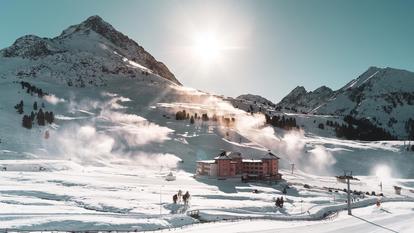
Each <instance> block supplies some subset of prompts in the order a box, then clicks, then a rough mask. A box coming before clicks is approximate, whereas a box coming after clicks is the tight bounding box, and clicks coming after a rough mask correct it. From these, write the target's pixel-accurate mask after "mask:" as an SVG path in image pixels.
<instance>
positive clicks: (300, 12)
mask: <svg viewBox="0 0 414 233" xmlns="http://www.w3.org/2000/svg"><path fill="white" fill-rule="evenodd" d="M95 14H98V15H100V16H101V17H102V18H103V19H104V20H106V21H107V22H109V23H110V24H112V25H113V26H114V27H115V28H116V29H118V30H119V31H121V32H123V33H124V34H126V35H128V36H129V37H131V38H132V39H134V40H135V41H137V42H138V43H139V44H140V45H142V46H143V47H144V48H145V49H146V50H147V51H149V52H150V53H151V54H152V55H154V57H156V58H157V59H158V60H160V61H163V62H164V63H165V64H166V65H167V66H168V67H169V68H170V70H171V71H172V72H173V73H174V74H175V75H176V76H177V78H178V79H179V80H180V81H181V82H182V83H183V84H184V85H186V86H190V87H194V88H197V89H201V90H205V91H210V92H214V93H217V94H223V95H226V96H237V95H240V94H243V93H252V94H260V95H262V96H264V97H267V98H269V99H270V100H272V101H275V102H276V101H278V100H280V99H281V98H282V97H283V96H284V95H286V94H287V93H288V92H290V90H291V89H293V88H294V87H295V86H297V85H302V86H304V87H305V88H306V89H307V90H313V89H315V88H317V87H319V86H321V85H326V86H329V87H331V88H333V89H337V88H339V87H341V86H342V85H344V84H346V83H347V82H348V81H350V80H351V79H353V78H356V77H357V76H358V75H359V74H361V73H362V72H364V71H365V70H366V69H367V68H368V67H369V66H380V67H387V66H390V67H395V68H402V69H408V70H413V71H414V1H408V0H407V1H395V0H389V1H382V0H370V1H363V0H355V1H351V0H346V1H345V0H343V1H336V0H325V1H316V0H315V1H311V0H308V1H305V0H298V1H295V0H284V1H277V0H273V1H266V0H260V1H256V0H251V1H247V0H234V1H225V0H217V1H211V0H209V1H196V0H189V1H173V0H165V1H158V0H151V1H132V0H130V1H128V0H121V1H115V0H96V1H95V0H70V1H63V0H60V1H55V0H50V1H49V0H37V1H34V0H33V1H30V0H26V1H23V0H10V1H9V0H0V48H4V47H7V46H9V45H11V44H12V43H13V42H14V40H15V39H17V38H18V37H20V36H23V35H26V34H35V35H38V36H41V37H54V36H57V35H58V34H60V33H61V31H62V30H63V29H65V28H67V27H68V26H69V25H73V24H78V23H80V22H81V21H83V20H85V19H86V18H87V17H89V16H91V15H95ZM207 34H208V35H210V36H211V37H213V40H214V41H215V42H214V44H218V45H219V46H220V51H219V54H215V55H214V56H213V58H214V59H212V58H211V57H210V58H209V59H208V60H206V59H204V58H202V57H200V56H196V55H195V54H194V52H191V51H193V50H191V49H189V48H192V47H194V44H196V43H198V42H197V39H194V38H199V37H200V35H207ZM204 52H206V51H204ZM207 52H208V51H207ZM0 65H1V64H0Z"/></svg>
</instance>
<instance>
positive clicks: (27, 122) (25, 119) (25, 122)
mask: <svg viewBox="0 0 414 233" xmlns="http://www.w3.org/2000/svg"><path fill="white" fill-rule="evenodd" d="M22 126H23V127H25V128H26V129H31V128H32V120H31V119H30V117H29V116H28V115H24V116H23V120H22Z"/></svg>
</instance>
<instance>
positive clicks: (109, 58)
mask: <svg viewBox="0 0 414 233" xmlns="http://www.w3.org/2000/svg"><path fill="white" fill-rule="evenodd" d="M58 53H59V55H57V54H58ZM0 55H2V56H3V57H21V58H26V59H30V60H39V62H40V63H43V64H33V65H34V67H31V68H30V67H26V68H25V71H22V72H18V73H23V74H30V75H32V74H33V75H35V73H39V72H40V70H43V71H44V72H47V73H49V74H50V73H54V75H55V76H61V77H62V79H65V80H66V79H67V78H64V77H67V76H73V77H78V78H76V80H78V81H79V82H80V83H81V84H80V86H84V84H83V83H84V82H85V80H88V81H87V82H88V83H89V82H91V83H95V82H96V79H98V78H97V77H104V76H106V75H114V74H121V73H122V74H123V75H130V76H131V75H132V74H134V73H139V72H141V70H143V71H144V72H149V73H152V74H154V75H157V76H161V77H162V78H165V79H167V80H170V81H172V82H173V83H176V84H178V85H181V84H180V82H179V81H178V80H177V79H176V78H175V76H174V74H173V73H172V72H171V71H170V70H169V69H168V67H167V66H166V65H164V64H163V63H162V62H159V61H157V60H156V59H155V58H154V57H153V56H152V55H151V54H150V53H148V52H147V51H146V50H145V49H144V48H143V47H142V46H140V45H139V44H138V43H136V42H135V41H134V40H132V39H130V38H129V37H128V36H126V35H124V34H123V33H121V32H119V31H117V30H116V29H115V28H114V27H113V26H112V25H111V24H109V23H107V22H105V21H104V20H103V19H102V18H101V17H99V16H97V15H94V16H91V17H89V18H87V19H86V20H85V21H83V22H81V23H80V24H76V25H73V26H70V27H68V28H67V29H66V30H64V31H63V32H62V33H61V34H60V35H59V36H57V37H55V38H53V39H50V38H40V37H38V36H34V35H27V36H23V37H21V38H19V39H17V40H16V42H15V43H14V44H13V45H12V46H10V47H8V48H5V49H3V50H0ZM55 55H56V56H55ZM63 63H64V64H63ZM28 69H30V70H28ZM32 70H36V72H34V71H33V72H32ZM57 73H58V75H57ZM69 73H71V74H70V75H69ZM81 73H82V75H80V74H81ZM80 76H82V77H83V78H79V77H80ZM83 79H85V80H83ZM72 83H73V80H72Z"/></svg>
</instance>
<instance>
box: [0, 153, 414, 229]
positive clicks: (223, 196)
mask: <svg viewBox="0 0 414 233" xmlns="http://www.w3.org/2000/svg"><path fill="white" fill-rule="evenodd" d="M1 166H3V167H7V168H8V169H7V171H2V172H1V176H0V225H1V228H2V229H3V230H4V229H18V230H60V231H70V230H131V231H133V230H139V231H144V230H156V229H160V228H162V229H164V228H175V227H181V226H185V225H191V224H194V223H198V220H196V219H193V218H191V217H189V216H187V215H186V212H187V211H189V210H198V211H199V212H200V219H201V220H204V221H221V220H231V219H233V220H235V221H237V223H236V222H232V223H228V222H223V223H217V224H210V223H208V224H197V225H195V226H194V229H193V227H190V228H184V229H176V230H177V231H178V230H180V231H183V232H188V231H191V229H193V230H196V231H197V232H209V231H210V232H211V230H213V229H214V231H216V230H217V231H218V230H222V229H223V230H226V231H227V229H228V228H231V229H232V230H231V231H229V232H254V231H258V232H265V230H269V231H271V230H273V229H278V228H290V229H289V232H290V231H292V232H294V231H295V230H300V229H305V228H304V227H307V225H311V228H310V229H314V230H315V231H318V232H319V231H321V232H324V231H325V232H326V231H328V232H329V231H336V229H339V228H340V227H341V226H342V227H343V228H345V229H352V228H353V227H355V229H357V230H360V229H359V228H358V227H357V226H358V225H361V226H362V225H363V226H364V227H365V228H361V231H362V229H366V230H367V231H371V230H372V231H374V230H375V229H378V230H384V229H383V228H379V227H378V226H376V225H375V224H378V225H381V226H382V225H385V226H386V227H389V228H390V229H391V228H392V229H396V230H397V231H400V230H401V231H402V232H404V231H406V230H405V229H406V228H407V227H410V226H409V222H410V220H412V219H413V218H414V211H413V209H414V193H411V192H409V191H408V189H410V187H411V189H412V186H413V185H414V180H395V179H390V180H387V181H383V193H384V195H385V197H384V198H382V200H383V202H384V203H383V204H382V205H381V208H378V207H376V206H375V205H374V204H375V202H376V200H377V199H378V197H374V196H366V197H365V198H360V197H356V196H355V197H354V199H355V203H354V204H353V205H354V206H360V207H362V206H366V207H364V208H360V209H356V210H355V211H354V214H355V216H358V217H361V218H362V219H359V218H356V217H352V218H351V217H348V216H347V215H345V214H343V213H342V212H341V213H340V214H339V216H338V217H336V216H335V215H332V216H333V217H332V219H333V220H329V221H327V220H322V221H309V220H315V219H318V220H319V219H321V218H324V217H325V215H329V214H330V213H332V212H333V211H338V210H343V209H344V208H345V207H346V205H345V199H346V195H345V193H344V192H343V191H341V190H342V189H343V188H344V187H345V184H343V183H341V182H337V181H336V179H335V178H334V177H327V176H313V175H308V174H306V173H302V172H299V171H297V172H296V173H295V174H293V175H292V174H289V172H288V171H282V173H283V174H284V177H285V178H286V179H287V180H288V183H285V182H283V183H279V184H272V185H269V184H262V183H247V184H245V183H242V182H240V180H239V179H227V180H216V179H209V178H206V177H193V175H192V174H190V173H187V172H183V171H177V172H176V173H175V175H176V176H177V180H175V181H166V180H165V175H167V173H168V172H169V170H166V169H161V170H159V171H157V172H154V171H156V170H157V169H155V168H148V167H138V166H129V165H126V164H117V165H112V166H104V167H98V166H89V167H87V166H85V167H81V166H79V165H76V164H75V163H72V162H70V161H63V160H26V161H22V160H20V161H19V160H3V161H1ZM40 167H43V171H39V168H40ZM359 178H360V179H361V181H359V182H355V183H353V184H352V189H355V190H360V191H364V192H366V191H371V190H375V191H377V192H378V191H379V188H378V186H377V185H378V183H377V182H378V180H377V178H376V177H369V176H366V177H359ZM397 183H398V184H400V185H401V184H405V185H408V186H405V189H403V195H395V194H393V193H394V191H393V187H392V185H393V184H397ZM304 184H308V185H310V188H305V187H304ZM285 185H288V186H289V188H288V189H287V194H286V195H284V194H282V190H283V187H284V186H285ZM179 189H181V190H183V191H184V192H185V191H187V190H188V191H189V192H190V194H191V195H192V196H191V200H190V204H189V205H188V206H185V205H183V204H173V203H172V195H174V194H175V193H177V192H178V190H179ZM254 190H257V191H258V193H254V192H253V191H254ZM330 190H331V191H332V192H330ZM335 190H338V191H337V192H335ZM282 196H283V197H284V199H285V204H284V208H276V207H275V205H274V199H275V198H276V197H282ZM329 216H331V215H329ZM242 219H255V220H253V221H254V222H255V224H251V223H250V222H246V221H240V220H242ZM261 219H262V220H261ZM263 219H267V220H263ZM269 220H273V221H269ZM281 220H283V221H281ZM292 220H295V221H292ZM364 220H366V221H364ZM367 221H372V222H374V223H375V224H373V223H369V222H367ZM256 223H257V224H256ZM246 224H247V225H249V226H254V227H251V228H248V227H245V225H246ZM355 224H356V225H355ZM396 226H398V227H396ZM306 229H308V228H306ZM407 229H409V228H407ZM361 231H360V232H361ZM284 232H285V230H284ZM286 232H287V231H286ZM365 232H366V231H365ZM379 232H380V231H379Z"/></svg>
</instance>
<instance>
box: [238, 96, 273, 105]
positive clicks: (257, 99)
mask: <svg viewBox="0 0 414 233" xmlns="http://www.w3.org/2000/svg"><path fill="white" fill-rule="evenodd" d="M236 99H239V100H247V101H251V102H255V103H259V104H263V105H269V106H273V105H274V103H273V102H272V101H270V100H268V99H266V98H264V97H262V96H260V95H252V94H245V95H239V96H238V97H236Z"/></svg>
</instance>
